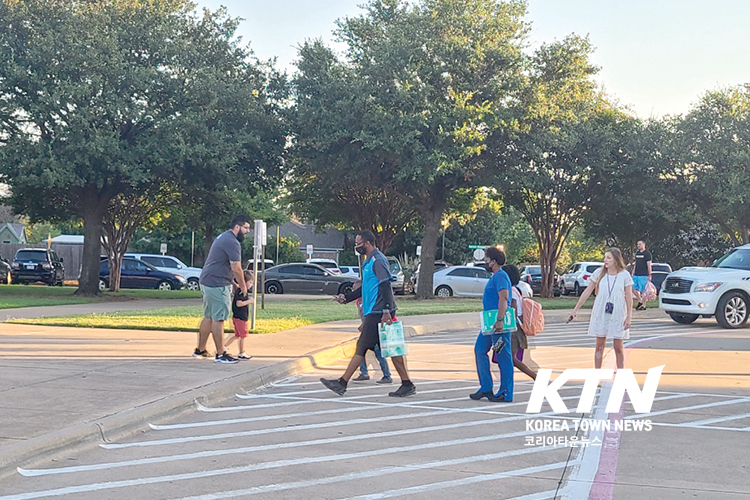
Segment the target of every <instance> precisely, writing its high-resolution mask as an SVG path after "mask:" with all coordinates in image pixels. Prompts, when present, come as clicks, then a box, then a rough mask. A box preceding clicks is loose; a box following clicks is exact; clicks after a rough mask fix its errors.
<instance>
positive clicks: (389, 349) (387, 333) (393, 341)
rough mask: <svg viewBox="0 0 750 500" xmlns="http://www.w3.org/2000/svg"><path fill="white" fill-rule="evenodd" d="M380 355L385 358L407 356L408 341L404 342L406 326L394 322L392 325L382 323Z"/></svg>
mask: <svg viewBox="0 0 750 500" xmlns="http://www.w3.org/2000/svg"><path fill="white" fill-rule="evenodd" d="M379 334H380V354H382V355H383V357H384V358H392V357H394V356H405V355H406V341H405V340H404V324H403V323H401V322H400V321H394V322H393V323H391V324H390V325H388V324H386V323H380V330H379Z"/></svg>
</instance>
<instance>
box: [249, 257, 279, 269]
mask: <svg viewBox="0 0 750 500" xmlns="http://www.w3.org/2000/svg"><path fill="white" fill-rule="evenodd" d="M263 260H264V261H265V268H266V269H270V268H272V267H273V266H275V265H276V264H275V263H274V261H272V260H271V259H263ZM262 266H263V264H262V262H261V261H260V259H258V270H259V271H260V270H262V269H263V267H262ZM245 269H247V270H249V271H254V270H255V259H250V260H248V261H247V263H246V264H245Z"/></svg>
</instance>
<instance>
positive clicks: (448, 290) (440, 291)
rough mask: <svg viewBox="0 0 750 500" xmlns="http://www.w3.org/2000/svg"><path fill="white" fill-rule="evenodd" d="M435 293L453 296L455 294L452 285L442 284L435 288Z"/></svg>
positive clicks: (439, 295) (441, 295)
mask: <svg viewBox="0 0 750 500" xmlns="http://www.w3.org/2000/svg"><path fill="white" fill-rule="evenodd" d="M435 295H437V296H438V297H452V296H453V290H451V287H449V286H445V285H440V286H439V287H437V289H436V290H435Z"/></svg>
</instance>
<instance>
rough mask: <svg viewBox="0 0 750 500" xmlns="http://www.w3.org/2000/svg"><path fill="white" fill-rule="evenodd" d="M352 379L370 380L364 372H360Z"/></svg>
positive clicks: (358, 380) (359, 380) (357, 380)
mask: <svg viewBox="0 0 750 500" xmlns="http://www.w3.org/2000/svg"><path fill="white" fill-rule="evenodd" d="M352 380H354V381H355V382H362V381H363V380H370V376H369V375H365V374H364V373H360V374H359V377H357V378H353V379H352Z"/></svg>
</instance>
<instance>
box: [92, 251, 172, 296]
mask: <svg viewBox="0 0 750 500" xmlns="http://www.w3.org/2000/svg"><path fill="white" fill-rule="evenodd" d="M186 286H187V280H186V279H185V278H184V277H182V276H180V275H178V274H175V273H170V272H165V271H160V270H158V269H157V268H155V267H154V266H152V265H151V264H147V263H146V262H143V261H142V260H138V259H134V258H133V257H124V258H123V259H122V266H121V267H120V288H156V289H158V290H179V289H180V288H183V287H186ZM107 288H109V260H107V258H106V257H102V259H101V262H100V263H99V290H102V291H104V290H106V289H107Z"/></svg>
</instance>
